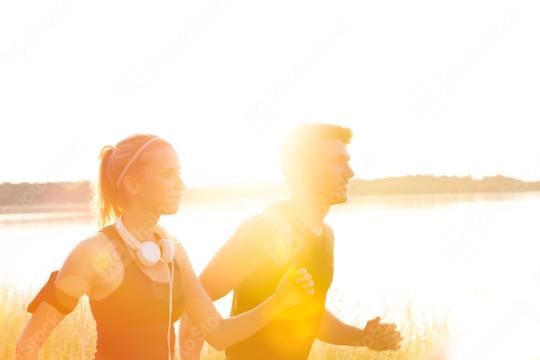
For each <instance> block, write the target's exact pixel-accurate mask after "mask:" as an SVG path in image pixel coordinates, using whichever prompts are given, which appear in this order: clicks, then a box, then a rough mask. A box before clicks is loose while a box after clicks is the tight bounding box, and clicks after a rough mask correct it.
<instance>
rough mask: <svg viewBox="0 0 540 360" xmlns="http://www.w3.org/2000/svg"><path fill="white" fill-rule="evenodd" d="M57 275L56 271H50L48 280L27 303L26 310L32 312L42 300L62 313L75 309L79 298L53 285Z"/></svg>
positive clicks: (65, 313)
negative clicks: (28, 303)
mask: <svg viewBox="0 0 540 360" xmlns="http://www.w3.org/2000/svg"><path fill="white" fill-rule="evenodd" d="M57 275H58V271H53V272H52V273H51V276H49V280H48V281H47V283H46V284H45V286H43V287H42V288H41V290H40V291H39V293H38V294H37V295H36V297H35V298H34V300H32V302H31V303H30V305H28V308H27V309H26V310H27V311H28V312H29V313H34V312H35V311H36V309H37V307H38V306H39V304H41V302H43V301H45V302H46V303H48V304H50V305H51V306H53V307H54V308H55V309H56V310H58V312H60V313H62V314H64V315H67V314H69V313H70V312H72V311H73V309H75V307H76V306H77V304H78V302H79V299H78V298H76V297H73V296H71V295H68V294H66V293H65V292H63V291H61V290H59V289H58V288H57V287H56V286H54V282H55V280H56V277H57Z"/></svg>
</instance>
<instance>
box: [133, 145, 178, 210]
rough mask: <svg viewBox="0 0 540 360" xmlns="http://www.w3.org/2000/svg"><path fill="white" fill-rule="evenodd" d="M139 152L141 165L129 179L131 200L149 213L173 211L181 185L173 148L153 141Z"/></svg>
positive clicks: (175, 208)
mask: <svg viewBox="0 0 540 360" xmlns="http://www.w3.org/2000/svg"><path fill="white" fill-rule="evenodd" d="M142 155H143V156H142V157H143V158H142V159H141V160H142V162H143V164H144V165H142V166H141V167H140V170H139V171H138V172H137V173H138V174H137V176H136V177H134V179H133V180H134V182H133V186H134V189H135V191H133V192H132V195H133V197H132V200H134V201H137V202H139V204H140V205H142V207H143V208H145V209H148V211H150V212H153V213H157V214H160V215H171V214H175V213H176V212H177V211H178V205H179V203H180V197H181V195H182V191H183V190H184V188H185V185H184V183H183V182H182V179H180V164H179V162H178V157H177V156H176V152H175V151H174V149H173V148H172V147H171V146H169V145H165V144H156V146H152V147H151V148H150V149H148V151H147V152H146V153H144V154H142Z"/></svg>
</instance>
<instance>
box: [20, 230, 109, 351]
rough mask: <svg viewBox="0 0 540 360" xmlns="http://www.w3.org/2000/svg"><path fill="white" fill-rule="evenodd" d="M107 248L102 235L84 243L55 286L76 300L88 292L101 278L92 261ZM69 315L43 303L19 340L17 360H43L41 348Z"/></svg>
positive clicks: (69, 260) (62, 269)
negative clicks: (40, 358)
mask: <svg viewBox="0 0 540 360" xmlns="http://www.w3.org/2000/svg"><path fill="white" fill-rule="evenodd" d="M104 246H106V244H105V243H104V242H103V239H99V238H98V235H96V236H95V237H92V238H89V239H86V240H84V241H82V242H80V243H79V244H78V245H77V246H76V247H75V248H74V249H73V250H72V251H71V253H70V254H69V255H68V257H67V258H66V260H65V261H64V264H63V265H62V268H61V269H60V271H59V273H58V275H57V277H56V280H55V281H54V287H55V288H56V289H58V290H59V291H61V293H62V294H63V295H65V296H66V297H69V298H72V299H73V300H77V299H79V298H80V297H81V296H83V295H84V294H86V293H88V291H89V290H90V289H91V287H92V282H93V281H94V279H95V277H96V275H97V272H96V267H95V266H93V265H92V264H95V262H93V261H92V260H94V259H95V258H96V256H97V254H98V253H100V251H98V250H100V249H101V250H103V249H104ZM101 252H103V251H101ZM89 260H90V261H89ZM65 316H66V314H63V313H62V312H60V310H59V309H57V308H56V307H55V306H53V305H51V304H49V303H48V302H46V301H42V302H41V303H39V304H38V305H37V307H36V309H35V310H34V312H33V314H32V316H31V317H30V319H29V320H28V322H27V323H26V326H25V327H24V329H23V331H22V332H21V334H20V336H19V338H18V340H17V345H16V348H15V358H16V359H17V360H35V359H39V352H40V350H41V347H42V346H43V344H44V343H45V342H46V341H47V338H48V337H49V335H50V334H51V333H52V331H53V330H54V329H55V328H56V327H57V326H58V324H60V322H61V321H62V320H63V319H64V317H65Z"/></svg>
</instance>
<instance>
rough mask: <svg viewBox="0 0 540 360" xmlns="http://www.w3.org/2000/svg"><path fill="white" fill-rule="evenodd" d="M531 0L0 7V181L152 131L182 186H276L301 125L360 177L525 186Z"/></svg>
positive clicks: (74, 173)
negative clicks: (484, 180) (470, 179)
mask: <svg viewBox="0 0 540 360" xmlns="http://www.w3.org/2000/svg"><path fill="white" fill-rule="evenodd" d="M539 18H540V3H539V2H538V1H534V0H531V1H522V0H514V1H494V0H490V1H487V0H486V1H480V0H467V1H464V0H455V1H444V2H443V1H434V0H425V1H397V0H394V1H369V2H368V1H358V0H354V1H339V0H333V1H326V2H321V1H313V0H311V1H291V0H287V1H252V0H249V1H248V0H245V1H237V0H232V1H225V0H222V1H219V0H218V1H207V0H201V1H191V2H183V1H152V2H149V1H133V0H131V1H111V0H107V1H103V0H97V1H91V2H88V1H73V0H59V1H44V0H39V1H33V0H27V1H3V2H1V4H0V119H1V121H2V141H0V154H1V155H0V156H1V158H0V159H1V162H0V164H1V166H2V174H1V176H0V182H2V181H50V180H80V179H92V180H93V179H94V178H95V173H96V169H97V168H96V157H97V155H98V152H99V149H100V147H101V146H102V145H105V144H114V143H116V142H117V141H118V140H120V139H121V138H123V137H125V136H127V135H130V134H132V133H134V132H151V133H155V134H158V135H160V136H162V137H164V138H165V139H168V140H169V141H171V142H172V143H173V144H174V145H175V147H176V148H177V150H178V153H179V155H180V160H181V162H182V166H183V173H184V178H185V180H186V182H187V184H188V186H200V185H206V184H213V183H228V182H236V181H257V180H275V179H279V178H280V170H279V165H278V149H279V143H280V141H281V138H282V136H283V134H284V133H285V132H286V131H287V130H288V129H290V128H291V127H292V126H293V125H294V124H296V123H298V122H302V121H316V122H334V123H338V124H342V125H346V126H349V127H351V128H352V129H353V131H354V132H355V138H354V143H353V144H352V146H351V147H350V152H351V156H352V165H353V166H354V168H355V171H356V174H357V176H358V177H361V178H377V177H385V176H401V175H409V174H435V175H443V174H446V175H460V176H462V175H467V174H471V175H473V176H475V177H482V176H486V175H495V174H504V175H507V176H514V177H520V178H523V179H538V178H540V142H539V141H538V134H539V133H538V131H535V130H537V128H538V126H537V124H538V123H539V120H540V106H539V104H540V102H539V99H540V66H539V64H540V45H539V39H540V21H538V19H539Z"/></svg>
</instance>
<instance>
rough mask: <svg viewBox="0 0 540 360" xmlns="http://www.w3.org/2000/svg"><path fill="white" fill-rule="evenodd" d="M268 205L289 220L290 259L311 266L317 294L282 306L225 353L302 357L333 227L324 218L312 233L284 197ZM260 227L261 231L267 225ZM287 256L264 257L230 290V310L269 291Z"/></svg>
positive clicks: (284, 359)
mask: <svg viewBox="0 0 540 360" xmlns="http://www.w3.org/2000/svg"><path fill="white" fill-rule="evenodd" d="M266 211H270V212H272V211H277V212H278V213H280V215H282V216H285V219H287V220H288V222H289V223H290V225H291V228H292V245H293V246H292V247H293V249H296V251H295V252H294V254H296V255H294V256H293V258H292V259H290V260H291V261H292V260H294V261H296V263H297V265H298V267H299V268H300V267H306V268H307V270H308V271H309V272H311V274H312V276H313V280H314V281H315V295H314V296H313V297H310V298H308V299H306V300H305V301H303V302H302V303H301V304H299V305H297V306H295V307H293V308H291V309H289V310H287V311H285V312H284V313H282V314H281V315H279V316H278V317H277V318H276V319H274V320H273V321H272V322H271V323H270V324H268V325H267V326H266V327H264V328H263V329H261V330H260V331H259V332H257V333H256V334H255V335H253V336H251V337H250V338H248V339H246V340H245V341H242V342H240V343H238V344H236V345H234V346H232V347H230V348H229V349H227V359H229V360H253V359H257V360H270V359H272V360H305V359H307V357H308V355H309V352H310V350H311V346H312V344H313V342H314V340H315V338H316V336H317V332H318V329H319V326H320V322H321V319H322V315H323V312H324V310H325V304H326V294H327V291H328V289H329V288H330V285H331V283H332V278H333V274H334V256H333V250H334V244H333V235H332V230H331V229H329V228H328V227H327V225H326V224H325V225H324V231H323V233H322V235H321V236H316V235H315V234H313V232H311V231H310V230H308V229H307V228H306V227H305V226H304V225H303V224H301V223H300V221H299V219H298V218H296V217H295V215H294V213H293V212H292V210H291V209H290V207H289V205H288V204H287V203H286V202H282V203H278V204H275V205H273V206H271V207H270V208H268V209H267V210H266ZM261 216H265V214H264V213H263V214H262V215H261ZM260 231H261V232H262V233H264V232H265V231H268V229H261V230H260ZM269 251H271V250H269ZM291 261H286V262H285V263H283V262H280V261H276V258H275V257H273V256H271V255H270V256H267V257H265V260H264V261H263V262H262V263H261V264H260V266H259V267H258V269H257V270H256V271H254V272H253V273H252V274H250V276H249V277H248V278H247V279H246V280H245V281H243V282H242V283H241V284H240V285H239V286H238V287H237V288H236V289H235V290H234V299H233V306H232V311H231V315H237V314H240V313H243V312H245V311H248V310H250V309H252V308H254V307H255V306H257V305H258V304H260V303H261V302H263V301H264V300H265V299H267V298H268V297H269V296H270V295H272V294H273V293H274V291H275V289H276V287H277V285H278V283H279V280H280V279H281V277H282V276H283V274H284V273H285V271H286V270H287V268H288V267H289V265H290V263H291Z"/></svg>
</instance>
